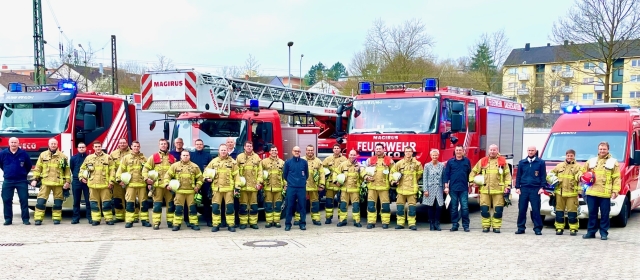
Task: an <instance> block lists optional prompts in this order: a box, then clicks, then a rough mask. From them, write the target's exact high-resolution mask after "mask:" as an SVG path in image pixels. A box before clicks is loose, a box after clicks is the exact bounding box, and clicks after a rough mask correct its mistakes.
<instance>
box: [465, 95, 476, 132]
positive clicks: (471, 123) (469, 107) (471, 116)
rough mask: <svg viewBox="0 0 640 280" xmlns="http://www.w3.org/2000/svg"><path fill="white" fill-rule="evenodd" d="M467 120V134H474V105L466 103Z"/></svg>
mask: <svg viewBox="0 0 640 280" xmlns="http://www.w3.org/2000/svg"><path fill="white" fill-rule="evenodd" d="M467 118H468V122H469V132H476V103H473V102H469V103H467Z"/></svg>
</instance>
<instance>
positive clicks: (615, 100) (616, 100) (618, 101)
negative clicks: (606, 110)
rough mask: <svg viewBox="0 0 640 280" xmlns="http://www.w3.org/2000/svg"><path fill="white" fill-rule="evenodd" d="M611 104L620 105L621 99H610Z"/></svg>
mask: <svg viewBox="0 0 640 280" xmlns="http://www.w3.org/2000/svg"><path fill="white" fill-rule="evenodd" d="M610 101H611V103H619V104H622V99H611V100H610Z"/></svg>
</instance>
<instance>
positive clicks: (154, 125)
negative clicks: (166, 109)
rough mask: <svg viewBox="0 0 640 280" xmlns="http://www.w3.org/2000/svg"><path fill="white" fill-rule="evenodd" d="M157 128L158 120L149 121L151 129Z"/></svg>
mask: <svg viewBox="0 0 640 280" xmlns="http://www.w3.org/2000/svg"><path fill="white" fill-rule="evenodd" d="M154 128H156V121H152V122H150V123H149V131H153V129H154Z"/></svg>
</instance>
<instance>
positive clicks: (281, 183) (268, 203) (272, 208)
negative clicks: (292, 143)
mask: <svg viewBox="0 0 640 280" xmlns="http://www.w3.org/2000/svg"><path fill="white" fill-rule="evenodd" d="M261 164H262V170H263V171H262V173H263V179H264V197H265V198H264V216H265V222H266V223H267V224H266V225H265V227H266V228H270V227H276V228H280V227H281V225H280V214H281V213H282V189H283V188H284V187H285V186H286V185H287V183H286V181H285V180H284V178H282V168H283V167H284V160H282V159H280V158H278V147H276V146H272V147H271V150H269V157H268V158H265V159H263V160H262V163H261Z"/></svg>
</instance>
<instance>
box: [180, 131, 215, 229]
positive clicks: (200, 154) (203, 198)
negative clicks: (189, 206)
mask: <svg viewBox="0 0 640 280" xmlns="http://www.w3.org/2000/svg"><path fill="white" fill-rule="evenodd" d="M194 144H195V146H196V149H195V151H193V152H191V162H193V163H195V164H197V165H198V167H200V171H202V172H204V168H205V167H206V166H207V164H209V162H211V160H213V156H212V155H211V153H210V152H209V151H208V150H205V149H204V141H202V139H196V141H194ZM198 196H200V202H201V203H202V212H203V213H204V214H203V215H202V218H203V219H204V220H205V222H206V223H207V226H208V227H213V224H212V223H211V215H209V213H211V184H210V183H209V182H204V183H203V184H202V188H200V193H199V194H196V200H197V197H198ZM196 204H198V203H196ZM185 214H186V212H185Z"/></svg>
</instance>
